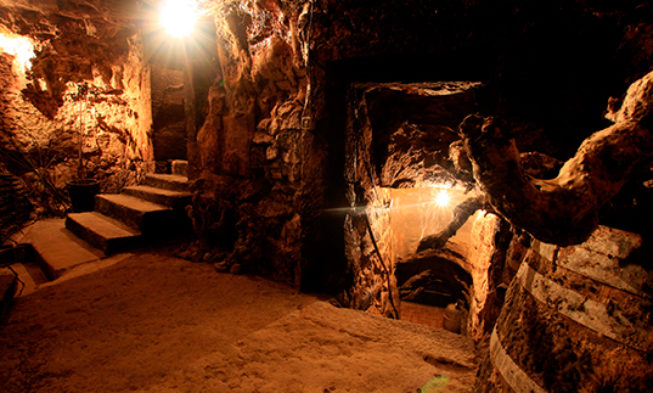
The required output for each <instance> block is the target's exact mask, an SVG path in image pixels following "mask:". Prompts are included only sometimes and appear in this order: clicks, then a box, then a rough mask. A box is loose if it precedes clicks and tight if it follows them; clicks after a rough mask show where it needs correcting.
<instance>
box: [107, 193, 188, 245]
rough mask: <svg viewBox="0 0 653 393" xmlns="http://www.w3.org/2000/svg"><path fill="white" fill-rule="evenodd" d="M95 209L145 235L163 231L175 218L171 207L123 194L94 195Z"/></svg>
mask: <svg viewBox="0 0 653 393" xmlns="http://www.w3.org/2000/svg"><path fill="white" fill-rule="evenodd" d="M95 210H97V211H98V212H100V213H102V214H104V215H107V216H109V217H112V218H115V219H117V220H119V221H122V222H124V223H125V224H127V225H128V226H130V227H132V228H135V229H137V230H139V231H141V232H142V233H143V234H144V235H147V236H149V235H152V234H156V233H162V232H165V229H168V228H169V227H171V226H174V222H175V219H176V217H175V214H174V211H173V210H172V208H169V207H167V206H163V205H160V204H158V203H154V202H150V201H146V200H144V199H141V198H137V197H135V196H131V195H125V194H98V195H96V196H95Z"/></svg>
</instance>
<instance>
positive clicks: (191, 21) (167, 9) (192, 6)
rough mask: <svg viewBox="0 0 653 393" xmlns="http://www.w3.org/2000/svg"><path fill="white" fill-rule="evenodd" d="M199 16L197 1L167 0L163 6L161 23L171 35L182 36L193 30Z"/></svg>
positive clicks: (160, 17)
mask: <svg viewBox="0 0 653 393" xmlns="http://www.w3.org/2000/svg"><path fill="white" fill-rule="evenodd" d="M199 16H200V12H199V7H198V4H197V2H196V1H192V0H165V2H164V3H163V5H162V6H161V10H160V16H159V23H161V26H162V27H163V28H164V29H165V31H166V32H167V33H168V34H170V35H171V36H173V37H176V38H182V37H186V36H188V35H190V34H191V33H192V32H193V30H194V29H195V23H196V22H197V20H198V19H199Z"/></svg>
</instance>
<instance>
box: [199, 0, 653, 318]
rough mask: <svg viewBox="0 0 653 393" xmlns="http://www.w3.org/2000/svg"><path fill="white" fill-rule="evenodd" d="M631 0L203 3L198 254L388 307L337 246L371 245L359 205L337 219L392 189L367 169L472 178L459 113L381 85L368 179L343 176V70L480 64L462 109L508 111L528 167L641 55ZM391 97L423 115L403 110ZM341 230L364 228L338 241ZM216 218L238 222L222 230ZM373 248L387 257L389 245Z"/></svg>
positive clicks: (436, 70)
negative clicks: (208, 18) (474, 91)
mask: <svg viewBox="0 0 653 393" xmlns="http://www.w3.org/2000/svg"><path fill="white" fill-rule="evenodd" d="M635 3H636V2H629V3H627V4H626V3H624V4H620V5H619V6H615V7H613V8H608V7H604V6H594V5H588V4H587V2H583V1H574V0H559V1H554V2H546V3H540V4H522V2H518V1H510V2H503V3H502V4H501V5H497V4H496V2H492V1H467V0H451V1H444V2H442V1H435V0H433V1H429V0H424V1H420V2H411V4H410V5H409V6H408V5H406V4H405V2H400V1H394V0H384V1H382V2H373V4H372V3H370V2H365V1H354V0H351V1H315V2H309V1H283V0H281V1H252V2H236V1H226V2H223V3H221V4H220V5H217V6H214V7H212V8H211V11H212V14H211V15H213V16H214V18H215V23H216V28H217V37H218V39H217V49H218V55H219V56H218V57H219V63H220V67H219V68H220V69H219V75H218V76H217V77H216V81H215V83H214V84H213V85H212V86H211V88H210V90H209V100H208V101H209V108H208V114H207V117H206V121H205V122H204V123H203V124H202V126H201V128H200V129H199V132H198V135H197V151H196V153H194V154H191V156H190V157H189V158H190V160H191V162H192V163H195V165H196V167H197V170H198V171H197V174H198V175H197V178H198V179H197V181H196V182H195V186H194V187H195V203H194V209H193V216H194V219H195V222H196V224H197V225H196V228H200V230H199V232H200V233H201V234H202V238H203V241H204V243H205V245H206V247H209V248H211V247H212V248H218V249H222V251H220V252H218V251H216V252H215V253H209V254H208V255H209V257H211V258H213V256H218V257H216V258H217V259H218V260H219V259H222V257H223V256H224V255H225V254H226V255H227V257H226V259H227V262H228V264H233V263H246V264H250V265H251V266H252V267H254V268H259V269H261V270H263V271H268V272H270V273H271V274H272V275H274V276H275V277H277V278H280V279H282V280H286V281H289V282H295V283H299V282H300V281H301V282H302V283H303V285H304V286H305V287H306V288H319V289H328V290H332V291H334V292H336V291H339V290H341V289H351V288H354V287H356V288H359V289H357V290H356V291H355V292H356V295H355V296H349V295H351V291H350V292H348V296H349V297H348V299H345V300H344V303H345V304H347V305H349V306H354V307H359V308H360V307H361V305H365V306H367V307H368V308H369V307H371V308H372V309H374V310H376V311H378V312H380V313H384V314H392V313H394V312H395V311H394V310H393V307H392V305H391V304H390V302H389V300H390V299H391V298H392V297H391V296H390V295H389V293H390V292H392V291H393V288H392V286H393V283H392V282H391V279H390V281H388V280H385V279H380V277H382V276H383V274H382V271H383V270H384V269H383V267H382V264H381V262H380V261H377V262H378V263H377V262H373V263H370V264H367V263H363V264H361V265H360V266H352V264H351V261H352V259H351V258H349V257H345V258H343V255H349V256H350V257H351V256H352V255H354V256H355V255H357V254H358V253H361V255H363V257H364V259H365V260H367V261H373V260H374V259H375V258H378V257H377V256H374V255H375V254H376V251H374V250H373V249H374V246H373V245H372V243H371V240H368V241H367V243H365V244H366V246H365V247H362V248H361V247H358V248H357V245H358V246H360V244H361V243H360V242H361V241H364V240H361V239H363V236H368V235H365V234H366V233H367V232H369V231H368V230H367V229H366V228H365V226H366V225H365V222H364V221H360V220H358V219H354V218H351V217H350V218H349V219H347V220H345V217H344V215H347V214H346V213H345V214H343V211H344V210H342V209H345V208H346V207H351V206H349V204H351V203H352V201H365V203H366V204H367V205H368V206H372V207H386V206H387V205H388V203H389V199H388V198H387V195H385V194H384V192H381V191H379V190H377V192H376V193H374V191H373V189H374V187H373V186H372V182H373V183H374V184H375V185H376V186H377V187H381V186H384V187H414V186H417V185H419V184H420V183H425V182H428V181H433V179H445V178H446V179H448V180H449V181H451V182H458V183H459V184H462V185H466V186H470V187H472V186H473V185H474V181H473V179H472V177H471V171H472V167H471V164H470V162H469V161H468V160H467V157H466V154H465V152H464V149H463V145H462V142H461V141H460V140H459V137H458V136H457V135H456V131H457V124H455V123H456V122H455V121H451V122H442V120H436V121H434V120H433V119H432V118H430V116H431V115H434V114H437V112H438V111H437V110H433V111H430V108H429V107H428V105H426V106H420V105H419V104H418V105H415V102H414V101H412V100H411V99H410V98H407V97H408V96H409V95H403V96H401V94H399V95H397V94H395V93H392V92H391V91H388V90H387V89H386V90H385V91H382V90H379V91H378V92H377V93H376V94H378V98H379V99H378V101H377V102H378V103H379V104H380V105H379V106H378V107H377V108H372V111H373V112H375V113H376V114H377V115H378V116H376V115H375V116H373V118H376V119H378V121H377V123H376V124H373V125H374V126H376V130H377V133H376V134H375V138H372V139H370V140H364V141H362V143H369V144H370V145H369V146H366V147H364V148H366V149H368V148H369V149H370V151H372V155H371V158H370V161H369V162H370V163H372V168H371V169H372V176H369V174H367V172H368V170H367V169H365V171H364V172H362V173H361V176H363V175H365V177H366V178H370V177H371V178H372V179H373V181H372V182H370V183H369V184H367V185H366V186H364V187H361V188H360V189H356V190H355V192H356V195H352V194H351V193H348V192H347V190H348V189H349V188H350V187H351V185H349V184H346V181H343V174H344V173H346V168H347V167H349V168H351V165H352V157H351V156H347V155H346V154H345V153H346V150H347V147H346V142H345V140H346V138H345V130H346V129H347V121H349V120H350V119H352V114H348V112H347V108H348V103H350V102H352V101H355V100H354V97H353V96H352V95H351V94H349V92H350V91H351V90H350V87H351V86H352V84H354V83H359V84H360V82H367V83H372V84H376V85H379V84H380V83H382V82H395V81H399V80H401V81H409V82H424V81H428V82H437V81H452V80H454V81H455V80H458V81H466V80H474V81H480V82H482V83H483V85H484V88H483V90H482V92H481V93H479V94H478V95H477V97H476V100H477V104H478V105H477V106H476V107H475V109H472V110H470V112H468V113H466V114H469V113H471V112H473V111H479V112H482V113H487V114H492V115H500V116H502V117H505V118H507V119H508V120H509V121H510V122H511V125H512V127H511V129H512V130H513V132H514V137H515V140H516V145H517V146H518V147H519V149H520V151H521V152H524V153H526V154H523V155H522V156H521V159H522V161H523V166H524V170H525V171H526V172H528V173H529V174H531V175H537V176H542V177H549V176H553V175H555V173H556V172H557V170H558V169H559V167H560V165H561V162H562V161H564V160H566V159H567V158H568V157H569V156H571V155H572V154H573V152H574V151H575V150H576V149H577V147H578V144H579V143H580V141H582V140H583V139H584V138H585V137H587V136H588V135H589V134H590V133H591V132H592V131H593V130H595V129H597V128H600V127H601V126H603V125H604V121H603V119H601V113H602V111H603V110H604V108H605V102H606V100H607V98H608V97H610V96H619V95H620V94H622V92H623V91H624V88H625V86H626V85H627V83H629V82H632V81H633V80H635V79H636V78H638V77H639V76H640V75H642V74H643V73H645V72H647V71H648V67H650V59H651V51H650V48H651V40H650V34H648V33H647V31H650V23H648V22H645V18H643V17H642V15H643V14H645V13H646V12H645V11H646V10H647V9H648V8H647V7H648V6H647V5H645V4H642V5H641V6H640V5H638V4H635ZM642 12H643V13H642ZM647 34H648V35H647ZM606 53H609V54H610V55H607V56H606ZM571 81H573V82H571ZM431 109H432V108H431ZM402 112H404V113H406V112H408V113H412V114H413V115H418V118H415V116H413V119H410V118H408V119H407V120H408V121H405V122H397V120H398V119H399V118H400V117H398V116H397V113H402ZM419 116H421V118H420V117H419ZM438 121H439V122H440V123H438ZM443 124H446V125H447V127H448V128H449V129H447V128H446V127H443ZM425 163H426V165H424V164H425ZM433 163H439V165H437V166H436V165H432V164H433ZM349 180H351V179H349ZM366 181H367V180H366ZM354 188H355V187H354ZM368 197H369V198H368ZM366 198H367V199H366ZM375 214H377V215H378V216H375V217H372V219H371V220H370V221H371V226H372V227H373V230H374V232H376V235H377V237H378V239H376V240H379V239H385V237H386V235H388V234H387V233H386V232H385V229H383V228H382V227H383V226H384V225H381V224H379V225H378V228H377V223H383V222H385V221H386V219H387V217H385V216H384V215H383V214H382V213H381V211H380V210H377V211H376V213H375ZM350 216H351V215H350ZM209 217H215V219H209ZM343 222H346V224H345V226H346V228H345V229H343ZM346 231H353V232H357V236H358V237H356V236H353V237H351V238H349V240H345V241H346V242H347V243H346V244H345V243H344V242H343V241H342V240H341V239H345V232H346ZM516 231H517V232H519V230H518V228H516ZM220 233H222V234H224V233H233V234H235V236H234V239H232V240H230V241H226V242H225V241H224V240H221V239H224V236H219V235H218V234H220ZM351 239H354V240H355V239H358V240H357V241H354V242H351V241H350V240H351ZM220 243H223V244H220ZM224 243H226V244H224ZM378 243H381V246H380V248H383V247H386V246H387V245H385V244H384V243H383V240H379V241H378ZM377 245H378V244H377ZM506 252H507V251H506V250H503V251H501V252H499V254H505V253H506ZM383 254H384V251H383V250H381V255H383ZM497 258H499V259H501V257H497ZM257 259H260V260H257ZM381 259H383V260H384V262H385V264H386V267H388V271H390V267H391V263H392V258H388V260H387V261H386V258H381ZM496 263H497V266H504V265H508V264H509V263H508V262H505V263H504V262H501V261H498V262H496ZM365 269H367V270H365ZM499 270H501V269H499ZM513 270H514V269H513ZM486 273H487V272H486ZM486 273H483V274H486ZM366 275H367V276H366ZM377 275H380V276H377ZM479 275H481V273H479ZM390 276H391V275H390ZM494 276H497V277H498V276H501V271H498V272H494V271H493V272H490V275H489V277H490V279H488V280H487V281H488V282H494V283H498V282H500V281H502V280H503V281H506V280H507V278H504V279H502V280H498V279H496V278H492V277H494ZM493 285H494V284H493ZM491 290H492V288H491V285H490V287H489V288H488V291H491ZM489 303H492V301H490V302H489ZM489 303H488V302H486V304H489ZM492 307H493V309H492V310H488V311H487V312H486V313H485V315H490V314H492V315H494V316H496V314H497V312H498V310H497V307H498V306H496V304H495V305H493V306H492ZM363 308H364V307H363ZM479 313H480V314H479V315H481V314H483V311H479ZM492 318H493V317H492V316H491V315H490V316H487V318H486V319H484V320H483V323H479V324H478V326H481V325H485V327H484V328H483V329H481V330H487V326H490V325H491V321H492Z"/></svg>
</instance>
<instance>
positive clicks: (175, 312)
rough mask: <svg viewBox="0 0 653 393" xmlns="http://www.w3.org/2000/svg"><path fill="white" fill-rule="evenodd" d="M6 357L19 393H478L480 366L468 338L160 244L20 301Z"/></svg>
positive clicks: (4, 375)
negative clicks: (194, 259)
mask: <svg viewBox="0 0 653 393" xmlns="http://www.w3.org/2000/svg"><path fill="white" fill-rule="evenodd" d="M0 354H1V356H0V391H2V392H6V393H13V392H16V393H18V392H21V393H23V392H58V393H59V392H70V393H73V392H85V393H86V392H126V391H133V392H243V393H245V392H246V393H254V392H260V393H264V392H270V393H272V392H274V393H281V392H316V393H325V392H366V393H369V392H379V393H381V392H383V393H392V392H397V393H415V392H419V391H420V390H419V389H420V388H424V387H425V389H423V391H424V392H426V391H428V392H436V391H443V392H467V391H470V390H471V386H472V384H473V380H474V376H475V368H476V359H475V357H474V353H473V344H472V342H471V341H470V340H468V339H467V338H465V337H462V336H458V335H455V334H452V333H449V332H446V331H443V330H438V329H432V328H429V327H426V326H420V325H415V324H411V323H408V322H404V321H392V320H388V319H384V318H380V317H376V316H373V315H369V314H366V313H363V312H358V311H352V310H346V309H338V308H335V307H333V306H331V305H330V304H328V303H327V302H325V301H321V300H319V299H317V298H316V297H312V296H308V295H305V294H299V293H297V292H295V291H293V290H292V289H291V288H288V287H286V286H283V285H281V284H277V283H274V282H270V281H267V280H264V279H262V278H257V277H248V276H234V275H229V274H221V273H217V272H215V270H214V269H213V267H212V266H210V265H206V264H197V263H191V262H188V261H185V260H181V259H176V258H171V257H168V256H165V255H157V254H153V253H142V254H133V255H128V256H127V257H126V258H123V260H122V261H120V262H118V263H115V264H113V265H112V266H109V267H106V268H104V269H102V270H99V271H97V272H94V273H90V274H86V275H81V276H79V277H76V278H72V279H69V280H65V281H64V282H61V283H59V284H57V285H50V286H47V287H45V288H40V289H39V290H37V291H36V292H34V293H31V294H29V295H27V296H23V297H20V298H18V299H17V300H16V304H15V306H14V308H13V310H12V313H11V316H10V318H9V321H8V323H7V324H6V325H5V326H2V327H0ZM438 376H446V377H448V378H439V379H437V381H436V382H438V383H439V382H442V381H445V382H446V386H444V388H443V389H441V388H437V387H435V388H434V386H436V385H438V383H435V384H434V383H433V381H434V378H436V377H438ZM447 380H448V382H447ZM429 382H430V383H429ZM427 384H428V387H427V386H426V385H427ZM441 385H442V383H440V384H439V386H441Z"/></svg>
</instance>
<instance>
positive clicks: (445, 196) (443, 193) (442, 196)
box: [435, 190, 451, 207]
mask: <svg viewBox="0 0 653 393" xmlns="http://www.w3.org/2000/svg"><path fill="white" fill-rule="evenodd" d="M450 201H451V197H450V196H449V193H448V192H447V190H440V192H439V193H438V195H436V196H435V204H436V205H438V206H440V207H445V206H447V205H448V204H449V202H450Z"/></svg>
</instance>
